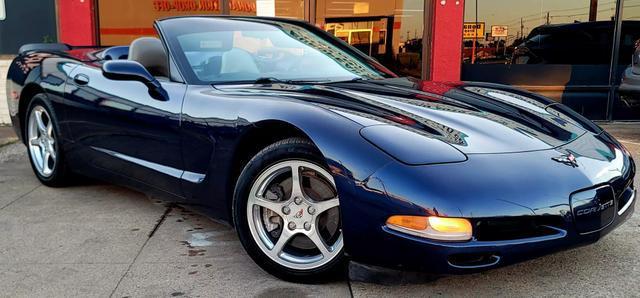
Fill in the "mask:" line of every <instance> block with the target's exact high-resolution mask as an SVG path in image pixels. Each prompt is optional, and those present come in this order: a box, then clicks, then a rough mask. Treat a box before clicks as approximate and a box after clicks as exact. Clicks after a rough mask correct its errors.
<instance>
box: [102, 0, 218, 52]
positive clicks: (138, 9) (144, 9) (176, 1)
mask: <svg viewBox="0 0 640 298" xmlns="http://www.w3.org/2000/svg"><path fill="white" fill-rule="evenodd" d="M220 12H221V7H220V1H219V0H187V1H185V0H98V20H99V28H100V29H99V33H100V35H99V38H100V44H102V45H128V44H130V43H131V41H133V40H134V39H136V38H138V37H141V36H155V35H156V32H155V30H154V29H153V21H155V20H156V19H160V18H166V17H171V16H182V15H206V14H220Z"/></svg>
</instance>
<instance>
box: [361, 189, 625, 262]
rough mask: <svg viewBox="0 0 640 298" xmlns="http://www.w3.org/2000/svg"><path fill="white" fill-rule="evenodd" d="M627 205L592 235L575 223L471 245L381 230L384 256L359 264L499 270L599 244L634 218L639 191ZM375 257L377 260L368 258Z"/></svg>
mask: <svg viewBox="0 0 640 298" xmlns="http://www.w3.org/2000/svg"><path fill="white" fill-rule="evenodd" d="M628 194H629V195H630V196H632V197H630V198H628V200H627V204H625V205H624V206H617V205H616V206H615V208H616V210H619V211H620V212H619V213H618V212H616V214H615V217H614V219H613V221H612V222H611V223H610V224H608V225H607V226H606V227H604V228H602V229H600V230H598V231H596V232H592V233H588V234H580V233H579V232H578V231H577V230H576V228H575V225H574V224H573V223H572V222H567V225H566V226H564V227H562V228H559V227H550V230H552V231H553V233H549V234H547V235H544V236H537V237H529V238H521V239H512V240H498V241H481V240H478V239H476V238H474V239H473V240H471V241H468V242H450V243H447V242H439V241H433V240H429V239H425V238H420V237H416V236H412V235H408V234H404V233H401V232H398V231H395V230H392V229H390V228H387V227H384V226H383V227H381V237H380V240H381V242H380V243H383V249H384V250H385V251H386V253H385V254H383V255H375V256H373V255H372V254H365V255H363V254H357V255H358V256H360V257H362V258H358V257H356V258H354V259H355V260H356V261H358V262H363V263H368V264H372V265H378V266H384V267H389V268H395V269H402V270H415V271H422V272H429V273H434V274H465V273H474V272H479V271H484V270H488V269H493V268H498V267H502V266H506V265H510V264H514V263H518V262H521V261H525V260H529V259H533V258H536V257H540V256H543V255H546V254H550V253H554V252H558V251H562V250H566V249H570V248H574V247H578V246H583V245H588V244H592V243H595V242H597V241H598V240H599V239H601V238H602V237H603V236H605V235H606V234H608V233H609V232H611V231H613V230H614V229H615V228H616V227H618V226H619V225H620V224H622V223H623V222H625V221H626V220H627V219H628V218H630V217H631V215H632V214H633V211H634V209H635V201H636V200H635V194H636V192H635V190H631V189H628ZM367 256H370V257H371V256H373V257H371V258H370V257H367Z"/></svg>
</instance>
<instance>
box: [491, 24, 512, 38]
mask: <svg viewBox="0 0 640 298" xmlns="http://www.w3.org/2000/svg"><path fill="white" fill-rule="evenodd" d="M508 35H509V28H508V27H507V26H491V36H493V37H507V36H508Z"/></svg>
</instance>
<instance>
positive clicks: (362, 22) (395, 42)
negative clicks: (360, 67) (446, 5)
mask: <svg viewBox="0 0 640 298" xmlns="http://www.w3.org/2000/svg"><path fill="white" fill-rule="evenodd" d="M423 10H424V0H417V1H416V0H411V1H409V0H395V1H377V0H361V1H340V0H317V6H316V23H317V25H318V26H319V27H321V28H324V29H325V30H327V31H328V32H330V33H331V34H333V35H335V36H336V37H338V38H340V39H342V40H344V41H345V42H347V43H349V44H351V45H353V46H354V47H356V48H358V49H359V50H360V51H362V52H363V53H365V54H367V55H369V56H372V57H374V58H376V59H377V60H378V61H380V62H382V63H383V64H384V65H385V66H386V67H388V68H389V69H391V70H393V71H395V72H396V73H398V74H401V75H408V76H414V77H420V75H421V71H422V33H423V28H424V11H423Z"/></svg>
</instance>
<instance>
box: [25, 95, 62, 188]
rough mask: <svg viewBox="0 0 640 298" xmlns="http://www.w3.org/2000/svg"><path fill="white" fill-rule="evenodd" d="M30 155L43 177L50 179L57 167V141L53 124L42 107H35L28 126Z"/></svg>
mask: <svg viewBox="0 0 640 298" xmlns="http://www.w3.org/2000/svg"><path fill="white" fill-rule="evenodd" d="M27 137H28V139H27V140H28V146H29V153H30V154H29V155H30V156H31V160H32V161H33V164H34V166H35V168H36V170H37V171H38V174H40V175H41V176H43V177H50V176H51V175H52V174H53V170H54V169H55V166H56V158H57V154H56V146H57V145H56V139H55V134H54V132H53V122H52V120H51V117H50V116H49V113H47V110H45V109H44V108H43V107H42V106H39V105H37V106H35V107H33V109H32V110H31V113H30V114H29V124H28V126H27Z"/></svg>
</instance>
